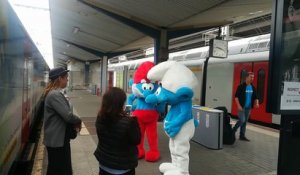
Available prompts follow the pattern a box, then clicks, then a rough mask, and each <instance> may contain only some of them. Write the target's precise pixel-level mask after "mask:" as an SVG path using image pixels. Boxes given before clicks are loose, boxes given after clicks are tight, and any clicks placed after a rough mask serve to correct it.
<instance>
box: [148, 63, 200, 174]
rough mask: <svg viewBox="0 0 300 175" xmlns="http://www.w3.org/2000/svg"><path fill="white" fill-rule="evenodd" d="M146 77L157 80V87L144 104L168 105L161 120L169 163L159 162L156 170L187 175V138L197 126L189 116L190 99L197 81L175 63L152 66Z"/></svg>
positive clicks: (191, 73)
mask: <svg viewBox="0 0 300 175" xmlns="http://www.w3.org/2000/svg"><path fill="white" fill-rule="evenodd" d="M147 77H148V79H150V80H153V81H161V87H159V88H158V89H157V90H156V92H155V93H154V94H152V95H149V96H147V98H146V102H148V103H161V102H167V103H168V104H169V105H170V106H171V108H170V110H169V112H168V114H167V116H166V118H165V120H164V130H165V132H166V134H167V135H168V136H169V138H170V140H169V149H170V153H171V160H172V162H165V163H162V164H161V165H160V166H159V170H160V172H161V173H163V174H164V175H189V150H190V139H191V138H192V137H193V135H194V131H195V126H197V125H198V122H197V120H195V119H194V118H193V116H192V97H193V94H194V93H193V89H194V88H195V87H196V86H197V83H198V80H197V78H196V76H195V75H194V74H193V72H192V71H191V70H190V69H188V68H187V67H186V66H184V65H183V64H181V63H177V62H175V61H166V62H162V63H160V64H158V65H156V66H154V67H153V68H152V69H151V70H150V71H149V72H148V76H147Z"/></svg>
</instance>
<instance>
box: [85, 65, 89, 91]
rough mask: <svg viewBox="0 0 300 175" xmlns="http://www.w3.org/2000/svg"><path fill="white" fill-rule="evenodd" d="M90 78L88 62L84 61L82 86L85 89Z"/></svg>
mask: <svg viewBox="0 0 300 175" xmlns="http://www.w3.org/2000/svg"><path fill="white" fill-rule="evenodd" d="M89 78H90V62H88V61H86V62H85V64H84V84H85V86H86V87H88V86H89Z"/></svg>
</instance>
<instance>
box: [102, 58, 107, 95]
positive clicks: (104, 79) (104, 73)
mask: <svg viewBox="0 0 300 175" xmlns="http://www.w3.org/2000/svg"><path fill="white" fill-rule="evenodd" d="M107 64H108V58H107V56H104V57H102V59H101V65H100V66H101V72H100V73H101V76H100V89H101V95H103V94H104V93H105V92H106V89H107Z"/></svg>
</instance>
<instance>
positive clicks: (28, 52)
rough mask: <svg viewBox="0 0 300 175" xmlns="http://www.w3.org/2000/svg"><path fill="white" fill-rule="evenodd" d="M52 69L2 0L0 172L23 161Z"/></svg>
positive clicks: (0, 29)
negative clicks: (48, 72)
mask: <svg viewBox="0 0 300 175" xmlns="http://www.w3.org/2000/svg"><path fill="white" fill-rule="evenodd" d="M48 70H49V68H48V66H47V64H46V62H45V60H44V58H43V57H42V55H41V53H40V52H39V50H38V49H37V48H36V46H35V45H34V43H33V42H32V40H31V38H30V37H29V35H28V33H27V32H26V30H25V29H24V27H23V25H22V24H21V22H20V20H19V19H18V17H17V15H16V14H15V13H14V11H13V9H12V7H11V6H10V5H9V3H8V2H7V1H5V0H4V1H0V174H1V175H5V174H8V173H10V172H12V170H11V169H12V167H13V165H16V164H18V162H20V161H22V159H23V158H22V157H23V154H24V152H25V150H26V149H27V147H28V145H34V142H35V141H34V139H29V138H30V136H31V134H32V132H31V131H32V130H33V129H34V128H33V125H34V123H35V121H36V120H37V117H39V116H37V115H35V113H36V109H35V107H36V106H37V103H38V101H39V99H40V97H41V95H42V92H43V88H44V87H45V78H44V77H45V74H46V73H47V71H48Z"/></svg>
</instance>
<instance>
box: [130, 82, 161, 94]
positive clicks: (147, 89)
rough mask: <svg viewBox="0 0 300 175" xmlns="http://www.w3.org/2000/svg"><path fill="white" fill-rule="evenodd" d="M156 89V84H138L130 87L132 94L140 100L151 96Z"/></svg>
mask: <svg viewBox="0 0 300 175" xmlns="http://www.w3.org/2000/svg"><path fill="white" fill-rule="evenodd" d="M157 88H158V85H157V84H156V83H146V82H144V83H138V84H135V86H133V87H132V89H133V91H132V92H133V94H134V95H136V96H138V97H140V98H142V97H144V98H146V97H147V96H148V95H150V94H153V93H154V92H155V91H156V90H157Z"/></svg>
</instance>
